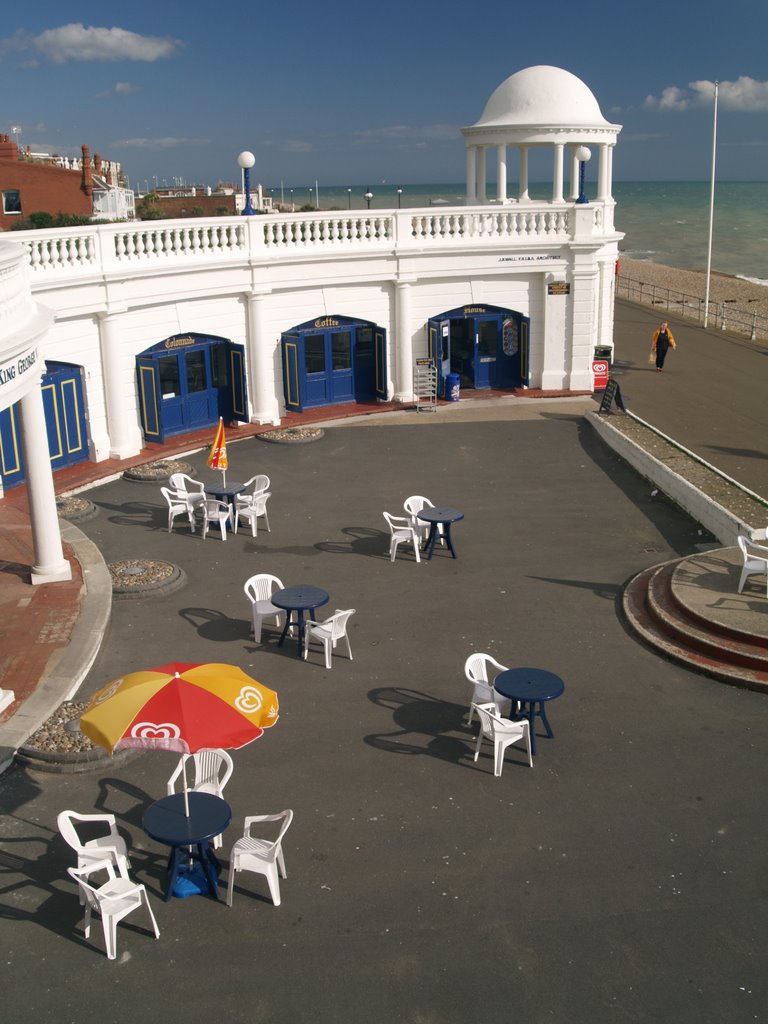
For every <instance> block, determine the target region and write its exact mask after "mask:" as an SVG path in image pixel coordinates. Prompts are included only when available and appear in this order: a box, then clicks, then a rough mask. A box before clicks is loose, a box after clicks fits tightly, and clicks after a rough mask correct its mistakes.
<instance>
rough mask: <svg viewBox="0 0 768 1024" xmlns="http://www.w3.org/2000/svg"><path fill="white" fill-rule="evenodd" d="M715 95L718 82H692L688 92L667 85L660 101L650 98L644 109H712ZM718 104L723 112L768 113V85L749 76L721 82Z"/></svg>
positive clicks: (646, 101) (654, 97)
mask: <svg viewBox="0 0 768 1024" xmlns="http://www.w3.org/2000/svg"><path fill="white" fill-rule="evenodd" d="M714 95H715V83H714V82H710V81H708V80H707V79H703V80H700V81H697V82H689V83H688V88H687V89H681V88H679V87H678V86H676V85H670V86H667V88H666V89H664V91H663V92H662V93H661V96H659V97H658V98H657V97H656V96H648V97H647V98H646V100H645V106H646V107H647V108H649V109H652V110H665V111H680V110H689V109H691V108H692V107H707V106H711V105H712V102H713V98H714ZM718 105H719V106H720V107H722V109H724V110H734V111H741V112H743V113H766V112H768V82H758V81H757V80H756V79H754V78H750V77H749V76H748V75H741V76H740V77H739V78H737V79H736V81H735V82H720V84H719V88H718Z"/></svg>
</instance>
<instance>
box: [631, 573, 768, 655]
mask: <svg viewBox="0 0 768 1024" xmlns="http://www.w3.org/2000/svg"><path fill="white" fill-rule="evenodd" d="M679 565H680V563H679V562H668V563H666V564H665V565H662V566H659V567H658V568H657V570H656V572H655V573H653V574H652V575H651V576H650V577H649V579H648V590H647V595H646V603H647V606H648V609H649V610H650V612H651V614H652V615H653V617H654V618H655V620H656V622H657V623H658V625H659V626H660V627H661V629H662V630H663V631H664V632H665V633H666V634H667V635H669V636H671V637H673V638H675V639H677V640H678V641H680V642H681V643H682V644H683V645H684V646H686V647H691V648H693V649H695V650H698V651H700V652H701V653H702V654H706V655H708V656H709V657H712V658H715V659H717V660H718V661H723V662H726V663H728V664H734V665H741V666H745V667H746V668H754V669H758V670H759V671H764V672H767V673H768V647H766V646H765V644H764V642H763V638H762V637H752V636H748V635H746V634H744V633H743V632H742V631H741V630H739V631H738V632H736V631H734V630H731V629H729V628H728V627H726V626H723V625H722V624H721V623H719V622H714V621H711V620H707V619H705V618H704V617H703V616H702V615H701V614H699V613H693V612H692V611H691V609H690V608H689V607H687V606H686V605H683V604H681V603H680V602H679V601H678V599H677V597H676V594H675V591H674V588H673V580H674V576H675V573H676V572H677V570H678V567H679Z"/></svg>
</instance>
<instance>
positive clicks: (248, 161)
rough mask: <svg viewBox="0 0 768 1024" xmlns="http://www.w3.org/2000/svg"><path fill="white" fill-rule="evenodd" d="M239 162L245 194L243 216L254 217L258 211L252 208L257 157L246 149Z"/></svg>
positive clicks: (238, 159)
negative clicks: (252, 185)
mask: <svg viewBox="0 0 768 1024" xmlns="http://www.w3.org/2000/svg"><path fill="white" fill-rule="evenodd" d="M237 162H238V164H239V165H240V168H241V170H242V172H243V192H244V193H245V206H244V207H243V216H244V217H252V216H253V215H254V214H255V213H256V211H255V210H254V208H253V207H252V206H251V168H252V167H253V165H254V164H255V163H256V157H255V156H254V155H253V153H250V152H249V151H248V150H247V149H245V150H243V152H242V153H241V154H240V156H239V157H238V158H237Z"/></svg>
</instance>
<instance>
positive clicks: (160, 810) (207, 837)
mask: <svg viewBox="0 0 768 1024" xmlns="http://www.w3.org/2000/svg"><path fill="white" fill-rule="evenodd" d="M187 799H188V800H189V814H187V813H186V811H185V808H184V794H183V793H173V794H172V795H171V796H164V797H163V798H162V799H161V800H156V801H155V802H154V803H153V804H152V805H151V806H150V807H148V808H147V809H146V811H145V812H144V820H143V828H144V831H145V832H146V833H147V835H148V836H150V837H151V838H152V839H156V840H157V841H158V843H162V844H163V845H164V846H170V848H171V853H170V856H169V858H168V884H167V886H166V890H165V899H166V901H168V900H169V899H170V898H171V896H172V895H173V890H174V888H175V886H176V883H177V882H178V880H179V875H180V874H181V873H182V872H181V870H180V869H181V866H182V850H183V849H184V848H186V847H189V850H190V854H191V856H192V858H193V859H194V860H197V861H199V863H200V865H201V867H202V868H203V871H204V872H205V877H206V879H207V882H208V891H209V892H210V894H211V896H213V898H214V899H218V898H219V889H218V884H219V883H218V872H219V871H220V864H219V861H218V859H217V857H216V855H215V854H214V852H213V849H212V848H211V839H213V837H214V836H218V835H221V833H222V832H223V831H224V829H225V828H226V827H227V826H228V825H229V823H230V821H231V820H232V809H231V807H230V806H229V804H228V803H227V802H226V800H222V799H221V797H218V796H213V795H212V794H211V793H195V792H188V793H187Z"/></svg>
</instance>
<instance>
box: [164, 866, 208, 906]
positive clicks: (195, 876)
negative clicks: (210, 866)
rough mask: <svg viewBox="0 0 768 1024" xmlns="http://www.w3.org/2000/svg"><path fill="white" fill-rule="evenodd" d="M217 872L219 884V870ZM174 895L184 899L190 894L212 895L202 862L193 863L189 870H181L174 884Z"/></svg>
mask: <svg viewBox="0 0 768 1024" xmlns="http://www.w3.org/2000/svg"><path fill="white" fill-rule="evenodd" d="M216 874H217V878H216V884H217V885H218V872H217V873H216ZM173 895H174V896H178V897H179V899H182V900H184V899H186V898H187V897H188V896H210V895H211V889H210V886H209V884H208V877H207V875H206V873H205V871H204V870H203V868H202V866H201V865H200V864H193V865H192V866H191V867H189V868H188V869H187V870H182V871H179V874H178V877H177V878H176V882H175V883H174V886H173Z"/></svg>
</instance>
